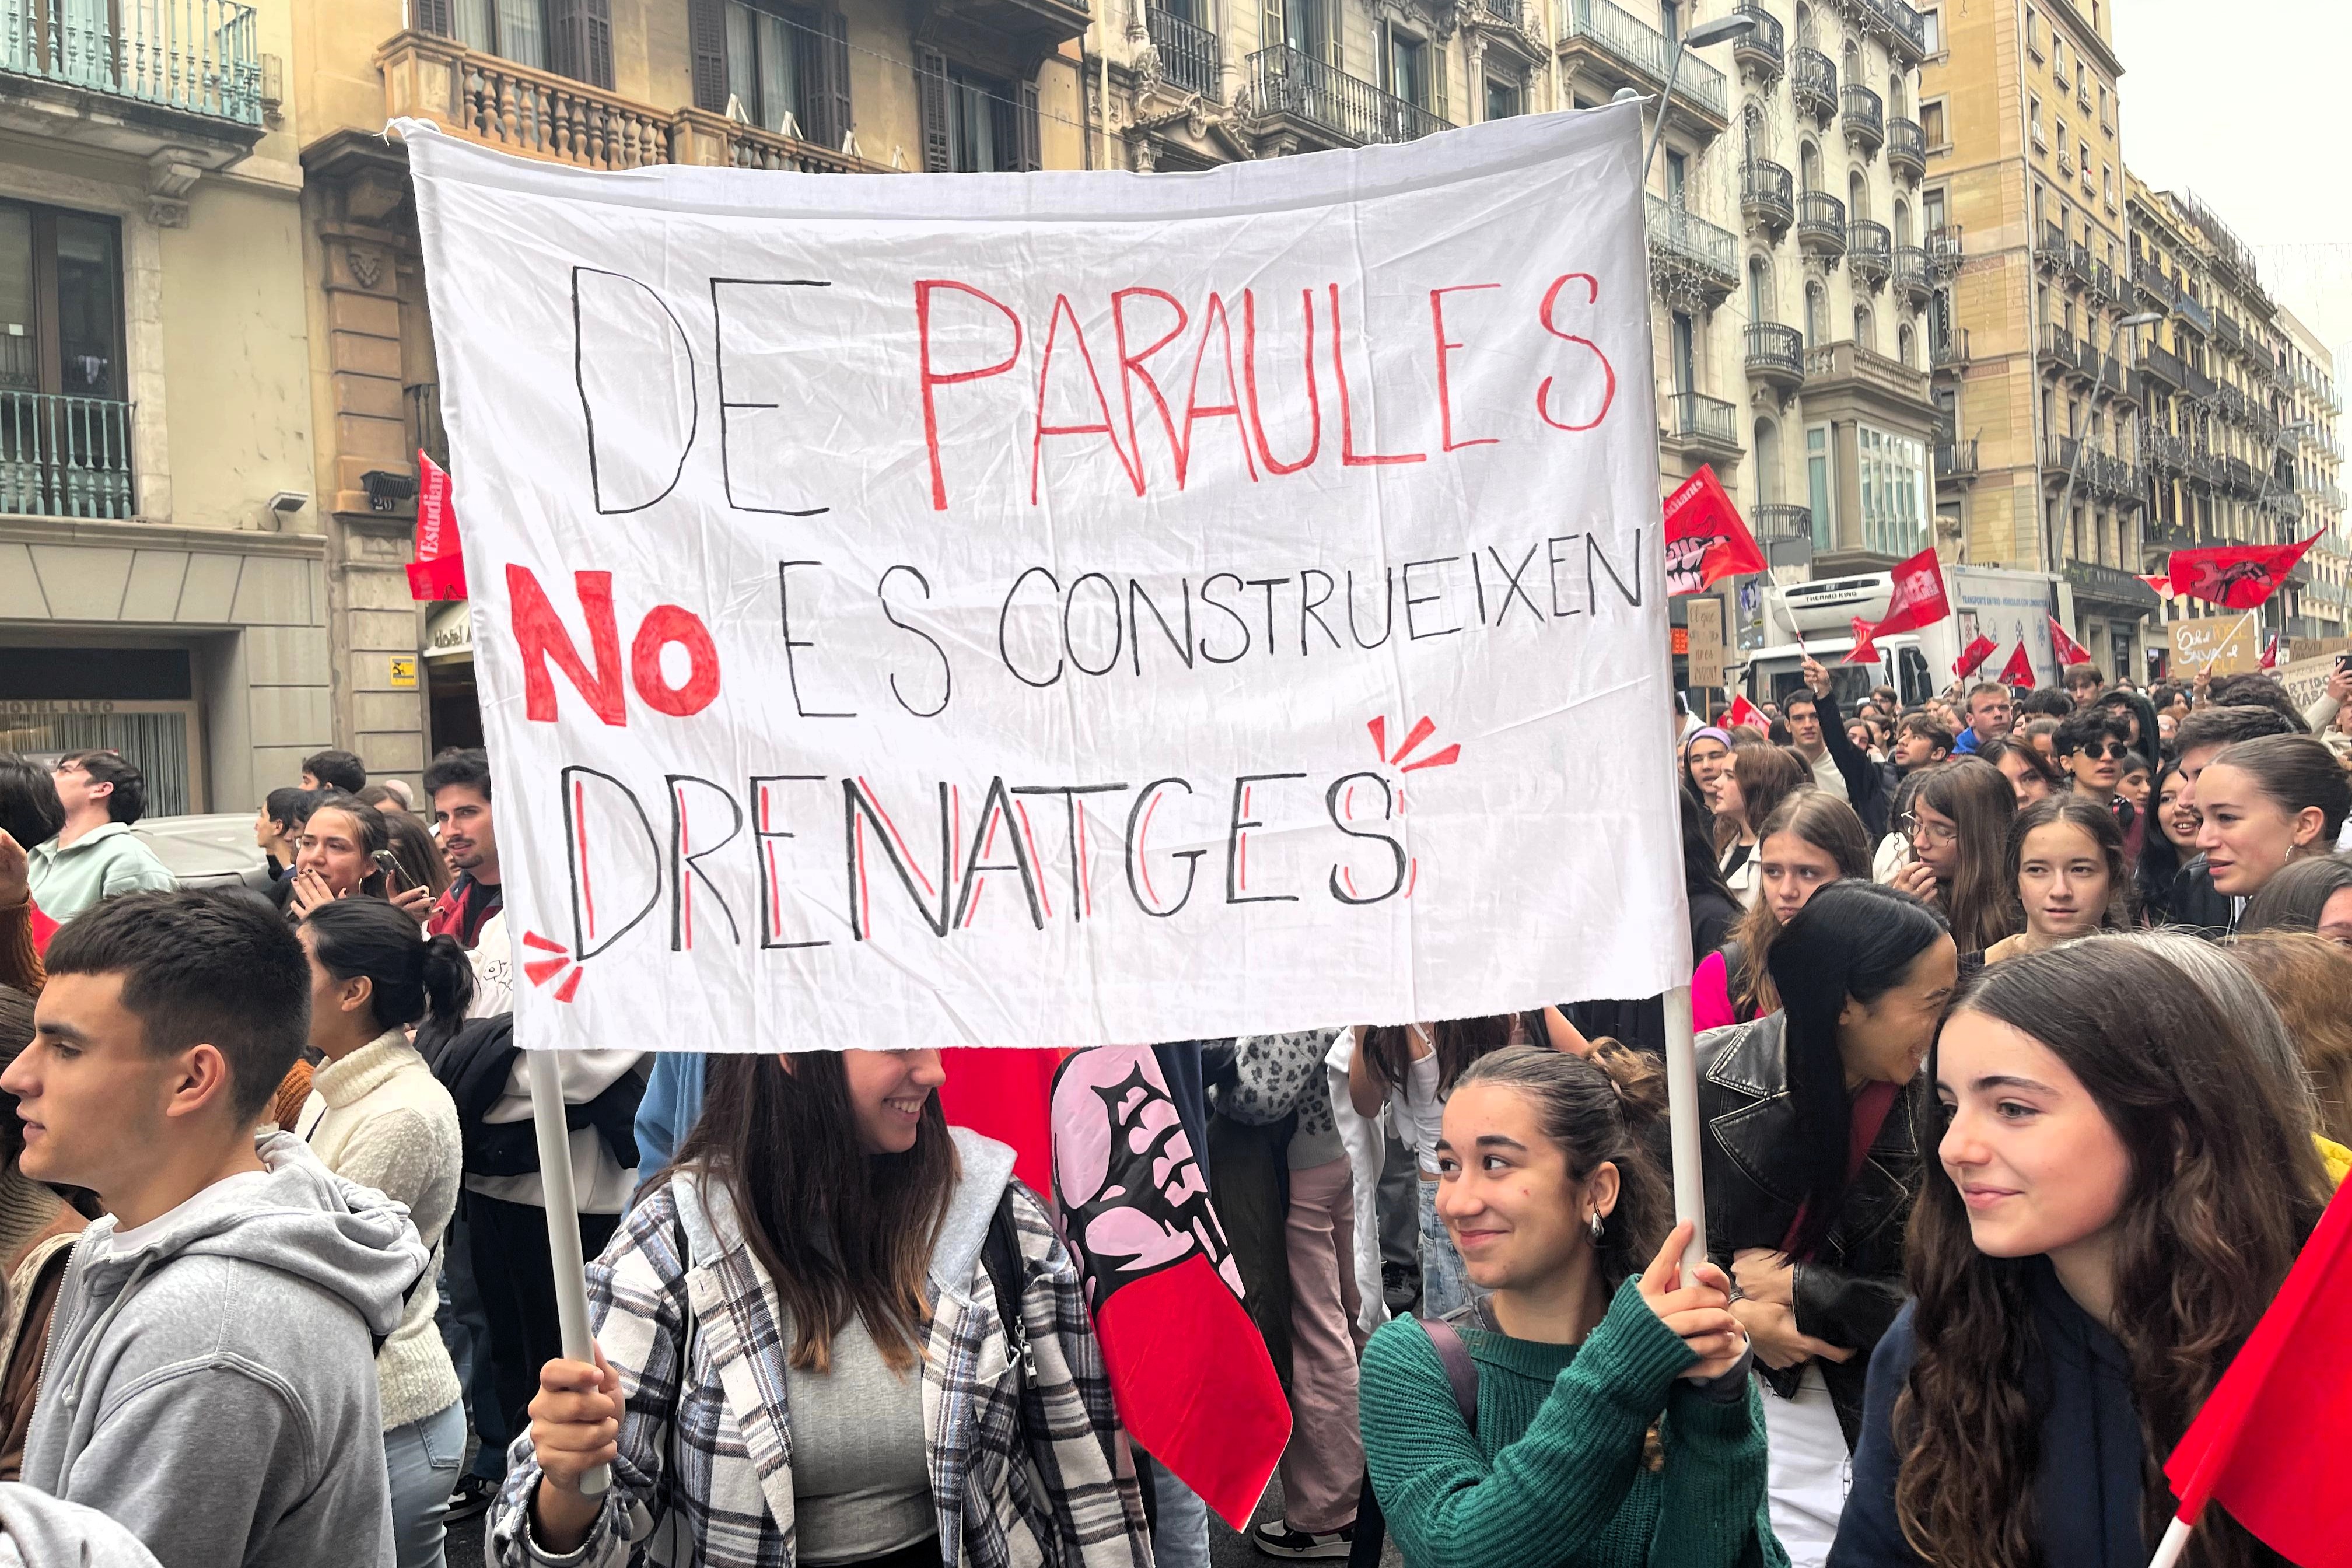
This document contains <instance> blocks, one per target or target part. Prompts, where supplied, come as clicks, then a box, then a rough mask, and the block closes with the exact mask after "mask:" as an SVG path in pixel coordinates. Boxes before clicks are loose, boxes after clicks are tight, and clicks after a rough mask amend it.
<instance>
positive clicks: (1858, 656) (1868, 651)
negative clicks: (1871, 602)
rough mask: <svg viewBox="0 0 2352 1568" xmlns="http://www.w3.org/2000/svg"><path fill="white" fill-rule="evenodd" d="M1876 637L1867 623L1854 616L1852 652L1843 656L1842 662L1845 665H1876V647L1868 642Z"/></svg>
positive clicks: (1871, 642)
mask: <svg viewBox="0 0 2352 1568" xmlns="http://www.w3.org/2000/svg"><path fill="white" fill-rule="evenodd" d="M1876 635H1877V634H1876V631H1875V630H1874V628H1873V627H1872V626H1871V624H1870V623H1869V622H1868V621H1865V620H1864V619H1863V618H1862V617H1861V616H1854V618H1853V652H1851V653H1849V654H1847V655H1846V656H1845V659H1844V662H1845V663H1847V664H1876V663H1877V662H1878V645H1877V644H1876V643H1874V642H1873V641H1871V640H1870V639H1871V638H1872V637H1874V636H1876Z"/></svg>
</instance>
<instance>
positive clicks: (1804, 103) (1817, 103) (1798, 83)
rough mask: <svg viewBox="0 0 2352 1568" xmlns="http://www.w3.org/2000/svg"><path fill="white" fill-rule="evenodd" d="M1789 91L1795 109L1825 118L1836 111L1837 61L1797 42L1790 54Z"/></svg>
mask: <svg viewBox="0 0 2352 1568" xmlns="http://www.w3.org/2000/svg"><path fill="white" fill-rule="evenodd" d="M1789 93H1790V101H1792V102H1794V103H1795V104H1796V106H1797V112H1798V113H1800V114H1810V115H1811V116H1812V117H1813V118H1814V119H1816V120H1819V121H1827V120H1828V119H1829V117H1830V116H1831V115H1832V114H1835V113H1836V112H1837V106H1838V90H1837V62H1836V61H1834V60H1832V59H1831V58H1829V56H1827V55H1825V54H1823V53H1822V51H1821V50H1819V49H1813V48H1807V47H1805V46H1804V45H1802V44H1800V45H1798V46H1797V47H1796V48H1795V49H1794V50H1792V51H1790V56H1789Z"/></svg>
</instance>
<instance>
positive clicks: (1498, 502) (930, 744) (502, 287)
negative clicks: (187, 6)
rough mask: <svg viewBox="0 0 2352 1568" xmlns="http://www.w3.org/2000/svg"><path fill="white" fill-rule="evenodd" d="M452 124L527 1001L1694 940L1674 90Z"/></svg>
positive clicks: (490, 716) (889, 1027) (1000, 1002)
mask: <svg viewBox="0 0 2352 1568" xmlns="http://www.w3.org/2000/svg"><path fill="white" fill-rule="evenodd" d="M399 129H400V130H401V131H402V132H403V133H404V135H405V136H406V137H407V140H408V148H409V153H410V157H411V167H412V169H413V171H414V173H415V180H416V190H417V199H418V211H419V220H420V228H421V232H422V235H423V239H424V247H425V268H426V282H427V287H428V289H429V290H430V294H431V301H432V310H433V321H434V327H435V331H436V345H437V349H438V353H439V356H440V365H441V378H442V380H441V384H442V396H443V400H444V414H445V418H446V424H447V426H448V430H449V437H450V446H451V451H452V467H453V468H454V469H456V471H457V472H461V473H463V474H464V475H465V477H466V484H467V495H466V520H465V525H466V539H465V557H466V570H467V578H468V583H469V586H470V587H471V590H472V599H471V605H472V615H473V617H474V637H475V646H476V661H477V667H478V680H479V682H480V685H481V689H482V708H483V720H484V723H485V727H486V730H487V734H488V747H489V752H490V757H491V765H492V769H493V772H494V773H495V775H496V786H497V792H498V800H499V837H500V841H501V848H502V850H503V851H504V853H503V855H502V857H501V859H502V866H503V868H504V870H505V876H506V881H505V890H506V904H507V910H508V914H507V921H508V925H509V929H510V930H511V931H513V932H514V933H515V941H516V944H517V946H516V951H517V952H518V954H519V955H520V957H521V960H522V966H523V970H524V974H525V980H524V982H523V983H522V984H520V985H519V987H518V991H519V996H518V1003H517V1011H518V1016H519V1026H520V1027H519V1035H518V1037H519V1038H520V1040H522V1041H523V1042H525V1043H527V1044H528V1045H530V1046H531V1047H586V1046H590V1045H592V1044H594V1045H604V1046H609V1045H613V1044H615V1043H618V1042H629V1043H631V1044H632V1045H633V1046H643V1047H653V1048H656V1049H658V1048H661V1047H664V1046H667V1045H671V1044H673V1043H674V1044H675V1045H676V1047H678V1048H691V1049H700V1050H754V1049H758V1050H774V1049H786V1050H791V1049H804V1048H813V1047H907V1046H909V1045H918V1044H919V1045H940V1046H949V1045H979V1046H1016V1045H1049V1046H1064V1047H1083V1046H1097V1045H1106V1044H1115V1043H1119V1042H1133V1041H1147V1040H1176V1039H1195V1038H1203V1037H1222V1036H1229V1035H1235V1034H1243V1033H1255V1032H1265V1031H1276V1030H1283V1029H1293V1028H1307V1027H1314V1026H1328V1025H1332V1024H1338V1023H1342V1022H1349V1021H1367V1022H1384V1021H1385V1022H1395V1021H1402V1020H1407V1019H1412V1018H1444V1017H1460V1016H1475V1015H1485V1014H1493V1013H1497V1012H1501V1011H1504V1010H1507V1009H1515V1008H1521V1007H1527V1006H1532V1005H1538V1004H1541V1003H1546V1002H1559V1001H1567V1000H1573V999H1576V998H1579V997H1599V996H1626V995H1632V996H1642V995H1654V994H1657V993H1658V992H1660V991H1662V990H1664V988H1665V987H1667V986H1668V985H1670V984H1677V983H1680V982H1682V981H1683V980H1685V979H1686V978H1687V976H1688V974H1689V968H1690V961H1689V958H1688V956H1687V954H1686V953H1685V946H1686V942H1687V938H1686V935H1685V931H1686V926H1685V921H1684V917H1683V913H1682V908H1681V900H1682V894H1681V890H1680V888H1679V886H1678V885H1676V884H1677V883H1678V880H1679V879H1668V878H1664V877H1660V878H1654V879H1620V877H1619V875H1618V874H1617V871H1616V867H1618V866H1620V865H1636V866H1639V865H1652V866H1666V865H1672V864H1674V863H1675V854H1676V850H1675V844H1676V843H1677V837H1676V833H1677V827H1676V819H1675V796H1674V789H1675V784H1674V780H1673V776H1672V758H1673V749H1672V744H1671V735H1670V733H1669V719H1670V714H1671V706H1670V703H1669V701H1668V683H1669V679H1670V676H1669V670H1668V667H1667V660H1666V659H1665V658H1664V657H1662V652H1661V650H1662V649H1663V648H1664V647H1665V643H1666V615H1665V610H1666V587H1665V583H1664V551H1663V546H1662V543H1661V540H1660V532H1661V528H1662V521H1661V519H1660V516H1659V506H1658V500H1657V490H1656V488H1655V487H1656V475H1657V454H1656V447H1655V443H1656V430H1655V423H1654V414H1653V387H1652V384H1651V370H1650V364H1651V347H1650V345H1651V337H1650V318H1649V305H1648V284H1647V271H1646V262H1645V259H1644V256H1643V235H1642V208H1641V197H1640V194H1639V192H1640V181H1639V179H1638V176H1637V166H1638V163H1639V161H1640V131H1641V126H1640V120H1639V114H1638V111H1637V110H1635V109H1634V108H1633V107H1631V106H1627V107H1624V108H1622V109H1619V108H1612V109H1608V110H1599V111H1595V112H1592V113H1588V114H1579V115H1573V116H1566V115H1563V116H1551V117H1547V118H1545V119H1542V120H1528V121H1510V122H1507V123H1496V124H1494V125H1488V126H1480V127H1477V128H1475V130H1474V131H1465V132H1454V133H1448V134H1444V135H1439V136H1434V137H1430V138H1427V139H1425V140H1423V141H1420V142H1414V143H1412V144H1411V145H1410V146H1404V147H1377V148H1368V149H1365V150H1362V151H1360V152H1349V153H1328V154H1318V155H1316V156H1312V157H1303V158H1295V159H1281V160H1272V161H1268V162H1266V163H1245V164H1238V165H1234V166H1230V167H1226V168H1223V169H1218V170H1214V171H1212V172H1210V173H1207V174H1198V175H1188V176H1186V177H1185V178H1183V179H1181V180H1173V179H1166V178H1152V177H1147V176H1127V175H1106V174H1024V175H1005V176H1000V177H997V178H993V179H985V180H977V179H965V178H960V177H954V176H933V175H927V174H887V175H886V174H876V175H852V174H828V175H824V176H822V177H816V176H801V175H793V174H765V173H757V172H749V171H737V170H727V169H704V168H686V167H663V168H655V169H644V170H637V171H634V172H631V173H628V174H600V173H592V172H588V171H582V170H574V169H569V168H563V167H558V166H553V165H548V164H540V163H524V162H521V161H518V160H512V159H509V158H506V157H503V156H501V155H499V154H497V153H492V152H489V151H488V150H486V149H482V148H478V147H475V146H471V145H468V144H466V143H463V142H457V141H455V140H453V139H451V138H449V137H447V136H445V135H441V134H438V133H436V132H434V131H433V130H432V129H431V128H430V127H429V126H425V125H421V124H417V123H414V122H404V123H403V124H402V125H401V126H400V127H399ZM1596 843H1606V844H1609V845H1611V846H1612V847H1613V848H1614V850H1615V851H1616V853H1615V854H1614V855H1613V856H1612V857H1607V858H1596V857H1594V856H1593V855H1592V854H1591V846H1592V845H1594V844H1596Z"/></svg>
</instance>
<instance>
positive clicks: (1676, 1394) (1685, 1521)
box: [1362, 1279, 1788, 1568]
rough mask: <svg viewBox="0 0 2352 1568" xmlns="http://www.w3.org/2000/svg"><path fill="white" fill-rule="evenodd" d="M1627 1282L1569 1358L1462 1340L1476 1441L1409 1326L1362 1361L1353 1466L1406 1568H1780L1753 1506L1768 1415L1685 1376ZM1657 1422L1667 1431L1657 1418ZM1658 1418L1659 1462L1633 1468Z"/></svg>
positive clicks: (1760, 1482) (1563, 1348)
mask: <svg viewBox="0 0 2352 1568" xmlns="http://www.w3.org/2000/svg"><path fill="white" fill-rule="evenodd" d="M1636 1286H1637V1282H1636V1281H1634V1280H1631V1279H1629V1280H1627V1281H1626V1282H1625V1283H1624V1284H1623V1285H1622V1287H1620V1288H1619V1289H1618V1291H1617V1295H1616V1298H1615V1300H1612V1302H1611V1303H1610V1307H1609V1312H1608V1315H1607V1316H1605V1317H1604V1318H1602V1319H1601V1323H1600V1325H1599V1326H1598V1327H1597V1328H1595V1329H1594V1330H1593V1331H1592V1332H1591V1335H1590V1336H1589V1337H1588V1338H1587V1339H1586V1340H1585V1341H1584V1342H1583V1343H1582V1344H1581V1345H1557V1344H1539V1343H1537V1342H1533V1341H1530V1340H1515V1339H1511V1338H1509V1337H1508V1336H1507V1335H1503V1334H1495V1333H1486V1332H1482V1331H1477V1330H1475V1329H1465V1330H1464V1331H1463V1333H1462V1341H1463V1343H1464V1344H1465V1346H1466V1347H1467V1348H1468V1349H1469V1352H1470V1355H1471V1359H1472V1360H1473V1361H1474V1362H1475V1363H1477V1367H1478V1429H1477V1431H1476V1432H1475V1434H1474V1433H1472V1432H1470V1431H1469V1430H1467V1429H1466V1428H1465V1427H1464V1426H1463V1424H1462V1417H1461V1415H1460V1412H1459V1411H1458V1410H1457V1409H1456V1408H1455V1406H1454V1395H1453V1391H1452V1389H1451V1387H1450V1386H1449V1384H1447V1382H1446V1377H1445V1367H1444V1363H1442V1362H1440V1361H1439V1360H1438V1359H1437V1351H1436V1348H1435V1347H1434V1346H1433V1345H1432V1344H1431V1343H1430V1340H1429V1335H1428V1333H1427V1332H1426V1331H1424V1330H1423V1329H1422V1328H1421V1326H1420V1325H1419V1324H1416V1323H1412V1322H1404V1321H1398V1322H1391V1323H1386V1324H1383V1325H1381V1329H1380V1330H1379V1331H1377V1332H1376V1333H1374V1334H1373V1335H1372V1339H1371V1342H1370V1344H1369V1345H1367V1346H1366V1347H1365V1350H1364V1368H1363V1392H1362V1408H1363V1428H1364V1454H1365V1458H1366V1459H1367V1461H1368V1462H1369V1466H1370V1470H1371V1479H1372V1489H1373V1491H1374V1493H1375V1494H1376V1495H1378V1497H1379V1498H1380V1500H1381V1509H1382V1510H1383V1511H1384V1512H1385V1514H1386V1515H1387V1518H1388V1527H1389V1531H1390V1533H1391V1534H1392V1535H1393V1536H1395V1538H1396V1541H1397V1544H1398V1545H1399V1547H1401V1548H1402V1550H1403V1552H1404V1556H1405V1561H1406V1562H1407V1563H1412V1564H1413V1565H1414V1568H1455V1565H1457V1564H1470V1563H1497V1564H1499V1563H1509V1564H1513V1565H1514V1568H1785V1565H1786V1563H1788V1557H1787V1554H1786V1553H1784V1552H1782V1551H1781V1550H1780V1542H1778V1541H1777V1540H1775V1539H1774V1538H1773V1535H1772V1527H1771V1524H1770V1522H1769V1519H1768V1517H1767V1515H1766V1511H1765V1503H1764V1469H1765V1458H1764V1417H1763V1414H1762V1412H1761V1410H1760V1409H1759V1407H1758V1405H1757V1400H1756V1394H1755V1389H1754V1386H1753V1384H1750V1385H1749V1386H1748V1388H1747V1390H1746V1393H1745V1396H1744V1397H1740V1398H1736V1399H1733V1400H1730V1401H1728V1402H1725V1401H1720V1400H1717V1399H1711V1398H1709V1397H1708V1396H1707V1394H1705V1393H1703V1392H1701V1391H1700V1389H1699V1385H1698V1384H1695V1383H1692V1382H1689V1381H1688V1380H1685V1379H1683V1378H1681V1376H1680V1374H1681V1373H1683V1372H1684V1371H1685V1370H1686V1369H1687V1368H1688V1367H1689V1366H1690V1365H1691V1364H1692V1362H1693V1360H1694V1358H1693V1356H1692V1354H1691V1352H1690V1350H1689V1348H1688V1347H1687V1346H1685V1344H1684V1343H1683V1342H1682V1341H1681V1340H1680V1339H1679V1338H1678V1337H1676V1336H1675V1334H1674V1333H1672V1332H1671V1331H1668V1330H1667V1328H1666V1326H1665V1325H1664V1323H1662V1322H1660V1321H1658V1317H1657V1314H1656V1313H1654V1312H1653V1311H1651V1310H1650V1309H1649V1306H1648V1304H1647V1303H1645V1302H1644V1301H1643V1300H1642V1298H1641V1293H1640V1291H1639V1289H1637V1288H1636ZM1662 1418H1663V1419H1662ZM1653 1423H1660V1427H1661V1429H1660V1434H1659V1435H1660V1438H1661V1440H1662V1441H1663V1443H1664V1449H1665V1465H1664V1468H1662V1469H1657V1470H1653V1469H1651V1468H1648V1467H1647V1466H1646V1465H1645V1464H1643V1459H1642V1451H1643V1439H1644V1436H1645V1435H1646V1434H1647V1433H1648V1431H1649V1429H1650V1426H1651V1425H1652V1424H1653Z"/></svg>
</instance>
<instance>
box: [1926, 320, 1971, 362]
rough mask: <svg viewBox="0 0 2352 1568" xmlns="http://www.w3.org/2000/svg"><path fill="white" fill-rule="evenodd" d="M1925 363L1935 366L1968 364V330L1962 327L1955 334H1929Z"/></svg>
mask: <svg viewBox="0 0 2352 1568" xmlns="http://www.w3.org/2000/svg"><path fill="white" fill-rule="evenodd" d="M1927 363H1929V364H1931V365H1937V366H1942V365H1948V364H1966V363H1969V330H1968V329H1967V328H1966V327H1962V328H1961V329H1959V331H1955V332H1937V333H1933V334H1931V335H1930V336H1929V337H1928V340H1927Z"/></svg>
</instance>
